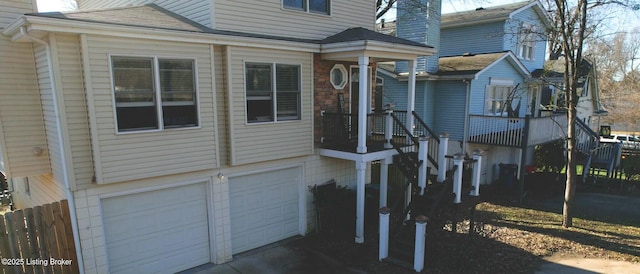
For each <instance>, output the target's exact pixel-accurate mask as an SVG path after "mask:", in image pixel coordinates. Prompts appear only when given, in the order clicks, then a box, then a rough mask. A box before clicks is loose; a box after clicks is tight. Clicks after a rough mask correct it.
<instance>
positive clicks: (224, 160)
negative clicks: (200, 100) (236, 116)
mask: <svg viewBox="0 0 640 274" xmlns="http://www.w3.org/2000/svg"><path fill="white" fill-rule="evenodd" d="M214 52H215V60H216V62H215V80H216V101H217V104H216V105H217V112H216V114H217V117H216V118H217V121H218V138H219V140H218V149H219V150H218V151H219V155H220V158H219V160H220V165H228V164H230V163H231V161H230V157H229V155H231V151H230V150H231V146H230V143H229V140H230V139H229V138H230V130H229V122H230V121H231V118H230V117H229V93H228V92H227V91H228V89H227V86H228V78H227V74H228V73H227V72H228V70H227V64H228V60H227V47H226V46H214Z"/></svg>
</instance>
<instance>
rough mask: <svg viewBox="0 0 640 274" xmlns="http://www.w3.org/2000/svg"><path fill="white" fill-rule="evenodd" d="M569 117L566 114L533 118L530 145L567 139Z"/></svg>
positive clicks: (530, 129)
mask: <svg viewBox="0 0 640 274" xmlns="http://www.w3.org/2000/svg"><path fill="white" fill-rule="evenodd" d="M567 125H568V124H567V116H566V115H564V114H560V115H552V116H547V117H538V118H531V120H530V122H529V140H528V142H527V144H528V145H530V146H533V145H538V144H544V143H547V142H550V141H554V140H561V139H565V138H567Z"/></svg>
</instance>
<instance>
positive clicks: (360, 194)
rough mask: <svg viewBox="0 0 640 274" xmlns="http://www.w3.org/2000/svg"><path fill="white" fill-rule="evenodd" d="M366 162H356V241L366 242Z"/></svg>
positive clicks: (359, 242)
mask: <svg viewBox="0 0 640 274" xmlns="http://www.w3.org/2000/svg"><path fill="white" fill-rule="evenodd" d="M366 169H367V163H366V162H356V180H357V189H356V243H358V244H361V243H364V191H365V189H364V188H365V182H364V180H365V172H366Z"/></svg>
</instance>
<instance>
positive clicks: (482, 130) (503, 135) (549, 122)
mask: <svg viewBox="0 0 640 274" xmlns="http://www.w3.org/2000/svg"><path fill="white" fill-rule="evenodd" d="M527 119H529V121H528V122H527ZM527 125H528V128H527V127H526V126H527ZM566 128H567V118H566V116H565V115H553V116H548V117H539V118H509V117H499V116H482V115H469V142H471V143H481V144H491V145H499V146H509V147H522V145H523V140H524V137H525V134H526V136H527V138H528V141H527V145H537V144H543V143H547V142H551V141H554V140H560V139H563V138H565V137H566V133H565V132H566ZM525 130H526V132H525Z"/></svg>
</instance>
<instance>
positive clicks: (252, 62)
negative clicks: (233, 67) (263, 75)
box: [242, 60, 304, 126]
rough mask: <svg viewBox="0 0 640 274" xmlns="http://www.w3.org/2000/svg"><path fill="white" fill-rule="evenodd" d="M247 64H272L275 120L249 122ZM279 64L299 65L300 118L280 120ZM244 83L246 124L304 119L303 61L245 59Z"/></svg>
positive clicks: (277, 122)
mask: <svg viewBox="0 0 640 274" xmlns="http://www.w3.org/2000/svg"><path fill="white" fill-rule="evenodd" d="M247 64H262V65H267V64H268V65H270V66H271V92H272V95H271V97H272V98H273V99H272V103H271V104H272V107H273V116H274V117H273V120H272V121H264V122H260V121H258V122H249V117H248V115H247V101H248V98H247V85H246V81H247ZM278 65H287V66H297V67H298V89H299V96H300V97H299V105H298V111H299V116H300V118H298V119H287V120H278V94H277V93H278V90H277V82H276V78H277V75H276V73H277V71H276V68H277V66H278ZM242 70H243V75H242V85H243V89H244V93H243V96H244V124H245V126H253V125H268V124H280V123H296V122H301V121H302V120H303V113H304V111H303V107H302V94H303V88H302V86H303V84H302V80H303V79H302V75H303V72H302V70H303V65H302V63H293V62H276V61H265V60H244V61H243V62H242Z"/></svg>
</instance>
